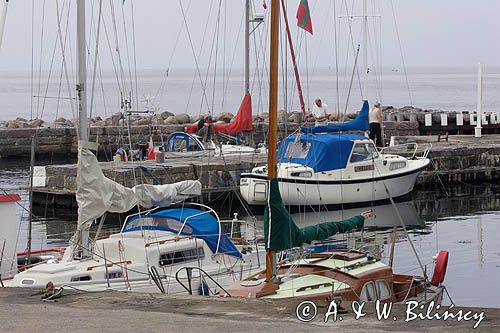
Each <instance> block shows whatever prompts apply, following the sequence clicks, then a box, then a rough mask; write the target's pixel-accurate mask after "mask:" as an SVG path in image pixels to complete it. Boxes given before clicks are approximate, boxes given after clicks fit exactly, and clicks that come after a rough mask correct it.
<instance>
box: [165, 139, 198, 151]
mask: <svg viewBox="0 0 500 333" xmlns="http://www.w3.org/2000/svg"><path fill="white" fill-rule="evenodd" d="M171 141H172V142H171V143H170V147H169V148H171V151H172V152H185V151H196V150H198V146H197V145H196V142H195V141H194V140H188V139H187V138H184V137H182V138H173V139H171ZM188 142H189V146H188Z"/></svg>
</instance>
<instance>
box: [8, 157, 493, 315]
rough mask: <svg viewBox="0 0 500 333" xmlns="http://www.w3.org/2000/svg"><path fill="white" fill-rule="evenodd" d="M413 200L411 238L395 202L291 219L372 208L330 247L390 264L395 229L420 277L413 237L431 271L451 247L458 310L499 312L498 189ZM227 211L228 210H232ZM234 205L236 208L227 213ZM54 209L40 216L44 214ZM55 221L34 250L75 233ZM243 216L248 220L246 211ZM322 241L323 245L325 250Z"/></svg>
mask: <svg viewBox="0 0 500 333" xmlns="http://www.w3.org/2000/svg"><path fill="white" fill-rule="evenodd" d="M27 185H28V168H27V167H26V161H22V162H21V163H20V162H18V161H12V160H0V188H1V189H5V190H7V191H9V192H16V193H20V194H21V196H22V198H23V201H22V202H21V204H24V205H27V192H26V191H19V190H18V188H19V187H20V186H27ZM412 199H413V200H412V201H406V202H401V203H397V204H396V207H397V209H398V211H399V212H400V214H401V216H402V219H403V221H404V222H405V225H406V226H407V228H408V234H406V233H405V232H404V231H403V230H402V229H401V228H400V227H399V219H398V218H397V215H396V214H395V210H394V207H393V206H391V205H390V204H389V205H382V206H373V207H372V206H368V207H364V208H355V209H345V210H337V211H331V212H326V213H325V212H322V213H314V212H307V213H295V214H293V218H294V220H295V221H296V223H297V224H298V225H299V226H306V225H312V224H317V223H321V222H326V221H332V220H341V219H344V218H348V217H350V216H353V215H357V214H359V213H360V212H362V211H363V210H367V209H373V210H374V213H375V217H374V218H373V219H370V220H368V221H367V223H366V226H367V228H365V230H364V231H363V232H359V233H351V234H348V235H340V236H338V237H336V238H335V240H333V241H332V242H329V243H328V244H327V245H329V246H337V247H349V248H358V249H363V250H365V251H367V252H369V253H370V254H371V255H373V256H375V257H377V258H380V259H381V260H382V261H384V262H387V260H388V258H387V257H388V253H389V246H390V242H391V239H392V230H393V227H394V226H395V225H396V226H398V228H397V234H396V247H395V259H394V269H395V271H396V272H398V273H409V274H419V275H421V274H422V272H421V270H420V268H419V265H418V262H417V260H416V257H415V254H414V253H413V251H412V249H411V247H410V245H409V243H408V238H409V237H410V238H411V239H412V241H413V243H414V245H415V248H416V251H417V253H418V255H419V256H420V258H421V260H422V262H423V263H424V264H425V265H427V267H428V269H429V271H431V267H432V256H433V255H434V254H436V253H437V252H438V251H439V250H448V251H449V252H450V259H449V264H448V272H447V275H446V279H445V282H446V285H447V287H448V290H449V291H450V293H451V295H452V297H453V300H454V301H455V303H456V304H459V305H468V306H487V307H500V299H499V298H498V297H491V296H492V295H491V293H492V291H494V290H496V289H497V283H498V280H499V279H500V242H499V240H498V237H499V236H498V235H500V223H499V221H500V209H499V207H500V185H499V184H489V183H488V184H480V186H477V185H465V184H464V185H462V186H453V187H448V188H446V189H444V190H443V189H441V188H437V189H430V190H422V189H421V190H418V191H416V192H415V193H414V195H413V198H412ZM226 209H227V207H226ZM235 209H236V208H235V207H230V208H229V209H227V210H228V213H232V211H234V210H235ZM17 212H18V218H19V221H20V223H19V228H18V239H17V244H18V246H17V248H18V250H20V251H22V250H24V249H25V248H26V235H27V226H28V215H27V213H26V212H25V211H24V210H23V209H21V208H20V207H18V210H17ZM48 212H49V213H50V210H45V209H42V210H41V211H35V213H36V214H39V215H46V213H48ZM51 213H52V214H53V216H48V217H44V218H40V219H37V220H36V221H35V222H34V229H33V249H40V248H44V247H53V246H66V245H67V244H68V240H69V238H70V237H71V235H72V234H73V232H74V230H75V228H76V216H75V214H74V212H66V211H61V210H57V211H52V212H51ZM240 217H242V215H241V214H240ZM123 218H124V217H121V218H115V219H107V221H106V223H105V224H104V230H103V233H104V234H106V233H107V234H109V233H113V232H116V231H118V230H119V228H120V220H123ZM256 218H257V227H260V229H258V230H257V231H258V234H257V235H258V236H260V238H263V232H262V216H257V217H256ZM324 244H325V243H323V244H322V245H324Z"/></svg>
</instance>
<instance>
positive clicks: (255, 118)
mask: <svg viewBox="0 0 500 333" xmlns="http://www.w3.org/2000/svg"><path fill="white" fill-rule="evenodd" d="M252 121H253V122H254V123H261V122H263V121H264V118H262V117H261V116H253V117H252Z"/></svg>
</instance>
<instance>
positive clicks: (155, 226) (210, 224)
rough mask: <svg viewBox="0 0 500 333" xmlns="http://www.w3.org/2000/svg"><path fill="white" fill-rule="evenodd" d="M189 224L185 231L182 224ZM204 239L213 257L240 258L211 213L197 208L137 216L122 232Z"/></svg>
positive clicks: (126, 224) (170, 209) (168, 210)
mask: <svg viewBox="0 0 500 333" xmlns="http://www.w3.org/2000/svg"><path fill="white" fill-rule="evenodd" d="M184 222H185V225H184V228H182V224H183V223H184ZM181 228H182V232H181V235H186V236H194V237H197V238H201V239H203V240H204V241H205V242H206V243H207V245H208V247H209V248H210V249H211V250H212V252H213V253H224V254H229V255H232V256H235V257H238V258H240V257H241V253H240V252H239V251H238V249H237V248H236V246H234V244H233V242H232V241H231V240H230V239H229V237H228V236H227V235H226V234H225V233H224V232H223V231H222V229H221V228H220V224H219V222H218V221H217V220H216V219H215V217H214V216H213V215H212V214H210V213H209V212H205V211H202V210H199V209H193V208H169V209H164V210H160V211H157V212H153V213H150V214H147V215H136V216H133V217H131V218H130V219H128V220H127V222H126V223H125V225H124V226H123V228H122V232H129V231H135V230H164V231H170V232H173V233H178V232H179V230H180V229H181Z"/></svg>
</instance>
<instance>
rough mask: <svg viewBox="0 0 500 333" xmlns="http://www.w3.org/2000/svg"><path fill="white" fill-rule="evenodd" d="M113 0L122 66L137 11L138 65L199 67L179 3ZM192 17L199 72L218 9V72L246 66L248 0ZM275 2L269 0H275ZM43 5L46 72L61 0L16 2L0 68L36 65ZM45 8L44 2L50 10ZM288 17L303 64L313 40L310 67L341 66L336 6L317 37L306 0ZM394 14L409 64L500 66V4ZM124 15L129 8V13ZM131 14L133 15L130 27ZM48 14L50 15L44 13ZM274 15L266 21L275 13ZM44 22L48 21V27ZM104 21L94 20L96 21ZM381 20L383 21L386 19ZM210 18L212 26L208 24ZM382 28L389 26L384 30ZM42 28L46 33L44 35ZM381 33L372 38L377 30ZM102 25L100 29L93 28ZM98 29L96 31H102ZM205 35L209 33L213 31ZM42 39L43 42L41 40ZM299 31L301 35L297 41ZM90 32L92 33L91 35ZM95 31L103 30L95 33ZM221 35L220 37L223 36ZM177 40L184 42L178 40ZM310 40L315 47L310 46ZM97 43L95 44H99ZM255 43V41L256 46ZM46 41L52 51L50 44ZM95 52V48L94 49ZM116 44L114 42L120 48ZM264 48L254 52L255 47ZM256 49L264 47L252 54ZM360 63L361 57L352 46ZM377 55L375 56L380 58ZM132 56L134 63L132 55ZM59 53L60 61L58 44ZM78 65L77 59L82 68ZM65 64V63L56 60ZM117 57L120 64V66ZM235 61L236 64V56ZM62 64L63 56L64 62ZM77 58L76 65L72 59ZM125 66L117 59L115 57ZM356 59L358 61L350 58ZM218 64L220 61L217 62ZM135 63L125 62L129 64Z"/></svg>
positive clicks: (382, 9)
mask: <svg viewBox="0 0 500 333" xmlns="http://www.w3.org/2000/svg"><path fill="white" fill-rule="evenodd" d="M111 1H112V2H113V3H114V6H115V7H114V11H115V17H116V26H117V31H118V34H119V35H120V36H121V37H120V38H121V43H120V44H119V47H120V50H121V54H122V61H123V62H124V63H127V61H133V59H132V58H131V56H132V54H133V49H134V48H133V40H132V20H131V13H132V10H131V9H132V8H131V7H132V5H133V7H134V11H133V13H134V16H135V20H134V23H135V45H136V46H135V51H136V57H137V67H138V68H167V67H194V66H195V61H194V56H193V52H192V49H191V46H190V42H189V38H188V35H187V33H186V29H185V25H184V21H183V15H182V12H181V9H180V4H179V1H177V0H168V1H165V0H141V1H137V0H135V1H133V0H126V1H125V5H124V7H123V9H122V6H121V2H122V0H111ZM181 2H182V5H183V7H184V11H185V13H186V20H187V24H188V27H189V33H190V35H191V38H192V43H193V47H194V49H195V52H196V53H198V52H199V50H200V49H202V56H201V60H200V66H206V65H207V64H208V58H209V55H210V51H211V50H212V45H213V44H214V40H215V37H217V33H216V31H217V17H218V14H217V12H218V6H219V4H220V5H221V9H220V15H219V18H220V19H219V33H218V37H219V41H218V45H219V47H218V48H213V51H212V52H213V53H212V58H213V59H214V58H215V52H216V50H217V51H218V59H219V60H218V61H217V63H218V64H219V66H223V63H225V66H227V67H229V64H231V63H232V67H233V68H235V67H241V66H242V59H243V56H242V52H243V39H242V38H243V27H242V24H241V22H242V19H243V13H244V12H243V8H244V6H243V5H244V1H243V0H181ZM262 2H263V0H254V1H253V6H254V8H255V11H256V12H258V13H265V14H266V15H268V14H269V13H268V12H269V10H267V11H265V10H264V9H263V7H262ZM266 2H269V0H266ZM33 3H34V10H35V24H34V26H35V35H34V38H33V40H34V44H35V47H34V49H33V51H34V59H35V65H34V66H35V68H37V67H38V66H39V59H42V67H43V68H47V67H48V66H49V65H50V61H51V59H52V52H53V48H54V45H55V43H59V42H58V41H57V40H56V36H57V19H56V14H55V13H56V6H55V3H56V1H55V0H35V1H29V0H14V1H10V4H9V10H8V14H7V21H6V26H5V33H4V39H3V44H2V49H1V51H0V70H9V69H16V70H17V69H25V70H30V68H31V51H32V49H31V42H32V38H31V12H32V8H33ZM44 3H45V6H43V4H44ZM68 3H71V6H72V7H73V8H71V10H70V15H71V16H70V17H69V22H70V23H69V27H70V37H69V39H68V43H69V44H68V47H71V50H72V51H74V49H75V38H74V37H75V33H74V23H75V22H74V9H75V8H74V7H76V5H75V4H76V1H74V0H71V1H70V2H68V0H66V1H65V0H60V1H59V5H60V7H63V6H64V9H62V8H61V12H62V13H63V14H62V15H63V18H62V22H63V26H62V29H65V27H66V21H67V19H68V18H67V14H66V13H67V12H68V11H67V5H68ZM287 3H288V7H289V8H288V17H289V20H290V22H291V24H292V26H293V29H292V33H293V34H294V39H295V40H296V41H297V44H299V45H297V48H298V53H299V56H300V57H301V61H302V62H304V61H305V60H304V54H305V51H304V50H305V43H306V42H307V53H308V60H307V63H308V64H309V66H313V67H322V66H334V64H335V61H334V48H333V42H334V33H333V32H334V20H333V17H334V15H333V3H334V1H332V0H309V4H310V7H311V16H312V21H313V29H314V36H309V35H307V36H305V34H304V33H303V32H300V33H299V34H298V30H297V28H296V26H295V24H296V20H295V12H296V9H297V5H298V3H299V0H288V1H287ZM345 3H347V4H348V7H349V13H350V14H355V15H356V14H360V13H361V4H362V1H361V0H355V1H352V0H336V1H335V4H336V9H337V15H338V16H341V15H346V9H345ZM368 3H369V6H368V7H369V11H370V15H372V14H375V15H379V14H380V15H381V16H380V17H381V18H375V19H371V23H370V36H371V37H370V43H371V46H372V48H373V47H374V46H375V45H378V41H381V46H382V48H381V52H380V54H381V60H382V64H383V65H384V66H387V67H390V68H395V67H399V66H401V55H400V51H399V44H398V39H397V35H396V32H395V28H394V27H395V25H394V18H393V11H392V9H391V0H376V1H368ZM392 3H393V6H394V13H395V15H396V20H397V22H398V28H399V34H400V38H401V43H402V48H403V52H404V55H405V57H404V59H405V62H406V65H407V66H408V67H414V66H430V67H442V66H447V67H449V66H475V65H476V63H477V62H478V61H479V60H481V61H482V62H483V63H484V64H485V66H491V67H493V66H497V65H500V63H499V59H500V43H499V40H498V32H499V31H500V20H498V13H499V12H500V1H498V0H480V1H470V0H438V1H436V0H419V1H409V0H393V1H392ZM92 6H93V7H94V13H96V10H97V6H98V1H97V0H94V1H87V9H88V12H89V13H88V15H87V16H88V21H89V22H90V21H91V17H90V16H91V13H90V11H91V7H92ZM122 10H123V11H122ZM110 12H111V9H110V3H109V1H107V0H104V1H103V13H104V19H103V22H104V24H105V26H106V29H107V32H108V36H110V40H111V43H112V44H114V40H113V37H112V36H113V28H112V27H113V22H112V19H111V15H110ZM122 12H123V13H124V14H125V16H126V20H125V23H124V21H123V19H122ZM42 13H44V15H42ZM266 18H267V17H266ZM42 19H43V20H44V24H43V25H42V22H41V21H42ZM93 19H94V22H95V17H94V18H93ZM380 20H381V21H380ZM207 22H208V23H207ZM346 22H347V21H346V19H339V21H338V41H339V59H340V60H339V62H340V64H341V65H342V63H347V61H346V60H345V58H346V57H347V49H346V47H349V44H348V42H349V30H348V25H347V24H346ZM378 22H381V24H380V25H379V24H378ZM360 26H361V24H360V21H359V20H356V19H355V20H354V21H353V25H352V27H353V28H352V29H353V30H352V31H353V33H352V34H353V39H354V43H355V44H357V43H360V41H361V39H360V37H361V33H360V29H359V27H360ZM42 27H43V29H42ZM375 27H377V30H379V28H381V30H380V31H377V34H373V32H374V28H375ZM89 29H95V27H92V28H89ZM125 29H127V36H128V52H127V45H126V44H125V43H124V38H123V36H124V35H125V34H124V30H125ZM264 29H266V27H265V26H264V27H260V28H259V29H258V30H257V35H256V43H257V44H258V43H260V37H259V34H261V33H262V32H264ZM94 31H95V30H94ZM101 31H102V33H101V44H100V45H101V46H100V47H101V49H100V53H101V57H100V59H102V60H101V61H102V65H103V67H104V68H111V66H112V63H111V62H110V60H109V59H111V56H110V50H109V47H108V44H107V43H108V42H107V39H106V36H105V33H104V29H102V30H101ZM204 32H206V34H205V35H204ZM42 33H43V39H42V36H41V35H42ZM297 34H298V37H297ZM88 35H90V34H88ZM94 35H95V32H94ZM214 36H215V37H214ZM176 40H177V43H176ZM305 40H306V42H305ZM92 43H94V42H93V41H92V40H91V41H90V44H91V45H92ZM252 44H253V42H252ZM40 45H43V47H42V48H41V47H40ZM92 48H93V47H92ZM112 48H114V46H113V45H112ZM254 49H255V47H254ZM253 52H255V51H253ZM350 52H351V58H352V50H351V51H350ZM372 53H373V52H372ZM126 54H128V55H130V60H129V59H128V58H127V57H126V56H125V55H126ZM56 55H57V56H56V57H59V56H60V55H61V51H60V48H59V44H57V49H56ZM72 58H73V59H70V60H71V62H73V63H74V56H73V57H72ZM56 59H59V58H56ZM116 59H117V58H115V60H116ZM233 59H234V60H233ZM57 61H59V63H60V60H57ZM68 61H69V60H68ZM116 61H117V60H116ZM351 62H352V60H351ZM213 63H214V61H213V60H212V66H213ZM125 67H126V66H125Z"/></svg>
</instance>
